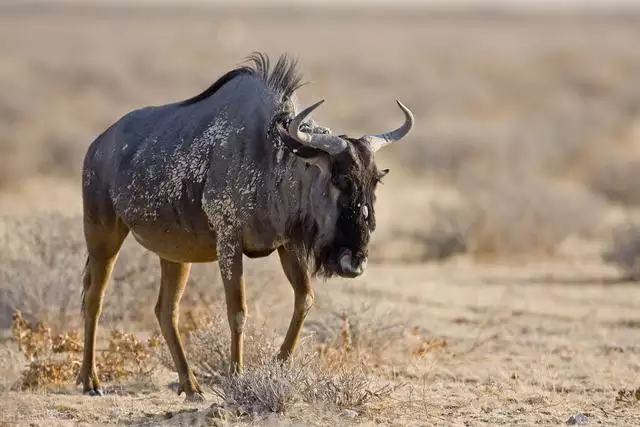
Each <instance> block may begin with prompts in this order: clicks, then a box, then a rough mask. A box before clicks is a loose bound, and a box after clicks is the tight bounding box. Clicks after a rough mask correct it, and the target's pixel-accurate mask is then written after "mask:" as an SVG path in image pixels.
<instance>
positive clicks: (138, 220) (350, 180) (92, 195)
mask: <svg viewBox="0 0 640 427" xmlns="http://www.w3.org/2000/svg"><path fill="white" fill-rule="evenodd" d="M301 84H302V79H301V76H300V74H299V72H298V69H297V62H296V61H295V60H292V59H291V58H290V57H288V56H287V55H286V54H285V55H282V56H280V58H279V59H278V61H277V63H276V64H275V66H274V67H273V68H271V67H270V61H269V57H268V56H266V55H264V54H261V53H254V54H252V55H250V56H249V58H248V59H247V62H246V64H245V65H243V66H240V67H238V68H236V69H233V70H232V71H229V72H228V73H226V74H224V75H223V76H222V77H220V78H219V79H218V80H217V81H216V82H215V83H214V84H213V85H211V86H210V87H209V88H208V89H206V90H205V91H204V92H202V93H201V94H199V95H197V96H195V97H193V98H190V99H187V100H185V101H182V102H177V103H172V104H167V105H161V106H151V107H145V108H141V109H138V110H135V111H132V112H130V113H128V114H126V115H125V116H124V117H122V118H121V119H119V120H118V121H117V122H115V123H114V124H113V125H112V126H111V127H109V128H108V129H107V130H106V131H105V132H103V133H102V134H101V135H99V136H98V137H97V138H96V139H95V140H94V141H93V142H92V143H91V145H90V146H89V148H88V150H87V153H86V156H85V160H84V165H83V175H82V186H83V213H84V233H85V240H86V244H87V251H88V257H87V262H86V266H85V272H84V277H83V302H82V306H83V311H84V317H85V325H84V327H85V335H84V358H83V364H82V369H81V371H80V374H79V376H78V384H80V383H82V384H83V387H84V392H85V393H88V394H92V395H94V394H98V395H99V394H102V392H101V390H100V383H99V381H98V377H97V375H96V367H95V357H94V355H95V341H96V328H97V321H98V317H99V315H100V312H101V310H102V300H103V296H104V292H105V288H106V285H107V282H108V280H109V276H110V274H111V271H112V268H113V265H114V262H115V260H116V258H117V255H118V252H119V250H120V247H121V245H122V243H123V241H124V239H125V237H126V236H127V235H128V233H129V232H131V234H133V236H134V237H135V239H136V240H137V241H138V242H139V243H140V244H141V245H142V246H144V247H145V248H147V249H148V250H150V251H152V252H154V253H156V254H157V255H158V256H159V257H160V265H161V285H160V293H159V296H158V301H157V303H156V306H155V313H156V316H157V318H158V321H159V324H160V329H161V331H162V335H163V336H164V339H165V340H166V342H167V345H168V347H169V349H170V351H171V355H172V358H173V361H174V363H175V366H176V370H177V371H178V375H179V382H180V387H179V389H178V394H181V393H182V392H185V393H186V396H187V399H189V400H200V399H202V391H201V389H200V386H199V385H198V382H197V381H196V378H195V376H194V375H193V373H192V371H191V369H190V368H189V365H188V363H187V359H186V357H185V353H184V350H183V347H182V343H181V340H180V336H179V334H178V331H177V329H176V326H177V323H178V306H179V303H180V298H181V296H182V293H183V290H184V287H185V284H186V281H187V277H188V275H189V269H190V266H191V263H194V262H211V261H216V260H217V261H218V262H219V268H220V272H221V276H222V279H223V283H224V292H225V297H226V305H227V316H228V321H229V325H230V329H231V366H232V371H234V372H236V373H239V372H241V371H242V369H243V361H242V355H243V348H242V347H243V327H244V324H245V319H246V315H247V308H246V303H245V295H244V283H243V274H242V270H243V265H242V264H243V263H242V256H243V255H246V256H248V257H250V258H255V257H264V256H267V255H269V254H271V253H272V252H273V251H275V250H277V251H278V255H279V256H280V262H281V264H282V268H283V270H284V273H285V275H286V277H287V279H288V280H289V282H290V283H291V286H292V287H293V290H294V295H295V303H294V308H293V316H292V318H291V323H290V325H289V328H288V331H287V333H286V336H285V339H284V342H283V343H282V346H281V348H280V352H279V354H278V356H277V357H278V359H280V360H285V359H287V358H288V357H289V355H290V354H291V353H292V352H293V350H294V347H295V345H296V342H297V340H298V335H299V333H300V329H301V327H302V324H303V322H304V319H305V317H306V315H307V312H308V310H309V309H310V308H311V306H312V305H313V301H314V296H313V291H312V289H311V286H310V277H311V276H313V275H321V276H325V277H329V276H332V275H339V276H342V277H356V276H358V275H360V274H361V273H362V272H363V269H364V266H365V264H366V260H367V247H368V244H369V238H370V235H371V232H372V231H373V230H374V228H375V211H374V201H375V189H376V185H377V184H378V183H379V182H380V180H381V178H382V177H383V176H384V175H385V174H386V173H387V172H388V170H379V169H378V168H377V167H376V163H375V161H374V153H375V152H376V151H377V150H379V149H380V148H382V147H384V146H385V145H388V144H391V143H393V142H395V141H398V140H399V139H401V138H402V137H403V136H405V135H406V134H407V133H408V132H409V131H410V130H411V127H412V126H413V121H414V119H413V115H412V114H411V112H410V111H409V110H408V109H407V108H406V107H405V106H403V105H402V104H401V103H400V102H398V105H399V106H400V108H401V110H402V111H403V113H404V116H405V121H404V124H402V126H400V127H399V128H398V129H396V130H393V131H391V132H387V133H383V134H380V135H375V136H363V137H361V138H351V137H348V136H346V135H340V136H336V135H332V134H331V132H330V131H329V130H328V129H327V128H324V127H321V126H317V125H316V124H315V123H314V122H313V121H312V120H310V119H307V117H309V115H310V113H311V112H312V111H313V110H314V109H315V108H316V107H318V106H319V105H320V103H321V102H322V101H321V102H318V103H316V104H314V105H312V106H311V107H308V108H306V109H304V110H302V111H301V112H298V110H297V106H296V102H295V98H294V92H295V90H296V89H297V88H299V87H300V86H301Z"/></svg>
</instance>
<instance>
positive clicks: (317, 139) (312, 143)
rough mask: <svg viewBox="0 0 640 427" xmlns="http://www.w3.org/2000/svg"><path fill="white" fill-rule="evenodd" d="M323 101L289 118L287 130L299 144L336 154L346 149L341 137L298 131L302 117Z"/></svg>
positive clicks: (304, 117) (305, 116)
mask: <svg viewBox="0 0 640 427" xmlns="http://www.w3.org/2000/svg"><path fill="white" fill-rule="evenodd" d="M323 102H324V99H323V100H321V101H318V102H316V103H315V104H313V105H312V106H310V107H307V108H305V109H304V110H302V111H301V112H300V113H298V114H297V115H296V116H295V117H294V118H293V120H291V123H289V127H288V128H287V132H288V133H289V136H290V137H292V138H293V139H295V140H296V141H298V142H299V143H300V144H302V145H306V146H307V147H311V148H315V149H318V150H322V151H324V152H325V153H327V154H330V155H332V156H335V155H336V154H338V153H341V152H343V151H344V150H346V149H347V143H346V141H344V140H343V139H342V138H338V137H337V136H333V135H324V134H320V133H306V132H301V131H300V125H301V124H302V122H303V121H304V119H306V118H307V116H309V114H311V112H312V111H313V110H315V109H316V108H318V107H319V106H320V104H322V103H323Z"/></svg>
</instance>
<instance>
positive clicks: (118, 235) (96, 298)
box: [76, 220, 129, 396]
mask: <svg viewBox="0 0 640 427" xmlns="http://www.w3.org/2000/svg"><path fill="white" fill-rule="evenodd" d="M84 231H85V239H86V242H87V251H88V252H89V257H88V259H87V265H86V270H85V274H84V277H83V287H84V289H83V293H84V296H83V299H82V310H83V313H84V355H83V359H82V368H81V369H80V374H79V375H78V379H77V381H76V383H77V384H80V383H82V386H83V390H84V393H86V394H90V395H92V396H93V395H102V390H101V389H100V382H99V381H98V375H97V373H96V364H95V345H96V329H97V326H98V318H99V317H100V313H101V311H102V300H103V298H104V291H105V289H106V287H107V283H108V282H109V278H110V276H111V271H112V270H113V265H114V264H115V261H116V258H117V257H118V252H119V251H120V247H121V246H122V242H123V241H124V239H125V238H126V237H127V234H128V233H129V230H128V229H127V228H126V226H125V225H124V224H122V223H121V222H119V221H117V220H116V221H114V224H113V226H112V227H106V226H104V225H95V224H91V223H89V222H87V221H85V225H84Z"/></svg>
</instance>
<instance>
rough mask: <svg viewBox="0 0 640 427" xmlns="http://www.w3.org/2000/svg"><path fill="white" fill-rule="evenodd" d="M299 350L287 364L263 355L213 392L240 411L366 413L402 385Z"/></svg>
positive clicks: (354, 366) (247, 412) (224, 378)
mask: <svg viewBox="0 0 640 427" xmlns="http://www.w3.org/2000/svg"><path fill="white" fill-rule="evenodd" d="M299 353H300V354H299V355H298V356H296V357H293V358H292V359H291V360H290V361H288V362H284V363H281V362H278V361H277V360H274V359H273V357H272V355H271V356H267V355H262V358H261V359H260V360H259V361H258V363H256V364H253V365H250V366H248V367H247V368H246V371H245V372H244V373H243V374H242V375H239V376H224V377H222V378H221V381H220V382H218V383H216V384H215V385H213V390H214V392H215V393H216V394H217V395H218V396H219V397H220V398H222V399H223V400H224V402H225V404H226V405H228V406H230V407H232V408H234V409H235V410H236V411H238V412H240V413H244V414H248V415H251V416H259V415H262V414H265V413H269V412H273V413H285V412H287V411H291V410H292V409H293V408H295V407H296V406H297V405H300V406H307V407H309V406H319V405H320V406H322V407H324V408H325V409H329V410H340V409H351V410H357V411H364V410H366V409H367V407H368V405H370V404H371V403H372V402H373V401H375V400H384V399H385V398H387V397H389V396H390V395H391V394H392V393H393V392H394V391H395V390H397V388H398V386H392V385H390V384H385V385H377V384H375V381H374V379H373V378H372V377H371V376H370V375H368V374H367V373H366V370H364V369H362V367H361V366H360V365H358V364H354V365H345V366H342V367H340V368H337V369H329V368H328V366H327V365H326V364H325V363H324V361H323V359H322V357H321V356H319V355H318V354H315V353H310V352H308V351H305V349H304V348H303V349H301V351H300V352H299Z"/></svg>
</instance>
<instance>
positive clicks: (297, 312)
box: [278, 246, 314, 360]
mask: <svg viewBox="0 0 640 427" xmlns="http://www.w3.org/2000/svg"><path fill="white" fill-rule="evenodd" d="M278 254H279V255H280V263H281V264H282V269H283V270H284V273H285V275H286V276H287V279H288V280H289V283H291V286H292V287H293V294H294V298H295V300H294V304H293V316H292V317H291V322H290V323H289V329H288V330H287V335H286V336H285V338H284V341H283V343H282V346H281V347H280V352H279V353H278V360H287V359H288V358H289V357H290V356H291V354H293V351H294V349H295V347H296V343H297V342H298V337H299V336H300V330H301V329H302V325H303V324H304V319H305V318H306V317H307V313H308V312H309V309H311V307H312V306H313V300H314V297H313V290H312V289H311V284H310V281H309V271H308V267H307V265H306V263H304V262H302V261H301V260H300V258H299V257H298V256H297V255H296V254H295V252H294V251H292V250H291V248H288V247H286V246H282V247H280V248H278Z"/></svg>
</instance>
